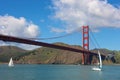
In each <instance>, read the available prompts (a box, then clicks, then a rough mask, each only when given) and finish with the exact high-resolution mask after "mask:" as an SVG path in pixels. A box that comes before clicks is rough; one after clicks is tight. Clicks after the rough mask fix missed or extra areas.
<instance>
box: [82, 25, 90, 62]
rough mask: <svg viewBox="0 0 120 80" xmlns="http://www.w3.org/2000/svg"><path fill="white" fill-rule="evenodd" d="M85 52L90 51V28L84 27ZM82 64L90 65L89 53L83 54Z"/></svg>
mask: <svg viewBox="0 0 120 80" xmlns="http://www.w3.org/2000/svg"><path fill="white" fill-rule="evenodd" d="M82 28H83V29H82V31H83V50H86V51H89V26H83V27H82ZM82 64H89V53H88V54H85V53H83V56H82Z"/></svg>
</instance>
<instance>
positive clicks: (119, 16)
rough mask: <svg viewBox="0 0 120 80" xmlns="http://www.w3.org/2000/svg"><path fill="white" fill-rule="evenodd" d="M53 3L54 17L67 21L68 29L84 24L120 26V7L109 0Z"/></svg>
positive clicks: (61, 0)
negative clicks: (108, 0)
mask: <svg viewBox="0 0 120 80" xmlns="http://www.w3.org/2000/svg"><path fill="white" fill-rule="evenodd" d="M53 5H54V9H55V15H54V17H55V18H56V19H60V20H61V21H64V22H66V23H67V24H68V26H67V28H66V29H68V31H69V29H71V30H75V29H77V28H79V27H81V26H83V25H89V26H90V27H92V28H94V29H98V28H100V27H115V28H120V8H116V7H114V6H113V5H112V4H110V3H108V2H107V0H53ZM69 25H70V26H69ZM71 30H70V31H71ZM65 31H67V30H65Z"/></svg>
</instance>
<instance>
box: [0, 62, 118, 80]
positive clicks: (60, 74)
mask: <svg viewBox="0 0 120 80" xmlns="http://www.w3.org/2000/svg"><path fill="white" fill-rule="evenodd" d="M91 68H92V66H83V65H28V64H27V65H25V64H19V65H18V64H17V65H15V67H13V68H10V67H8V66H7V65H5V64H0V80H120V65H106V66H105V65H104V66H103V71H92V70H91Z"/></svg>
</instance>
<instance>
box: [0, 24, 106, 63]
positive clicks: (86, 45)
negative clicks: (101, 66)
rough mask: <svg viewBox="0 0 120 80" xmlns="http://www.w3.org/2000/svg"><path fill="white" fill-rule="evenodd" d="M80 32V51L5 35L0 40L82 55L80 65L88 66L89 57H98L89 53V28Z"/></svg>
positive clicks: (85, 27) (0, 36)
mask: <svg viewBox="0 0 120 80" xmlns="http://www.w3.org/2000/svg"><path fill="white" fill-rule="evenodd" d="M82 32H83V49H82V50H81V49H76V48H71V47H65V46H60V45H55V44H49V43H44V42H39V41H34V40H30V39H25V38H19V37H13V36H7V35H0V40H2V41H5V42H6V41H8V42H17V43H24V44H31V45H37V46H44V47H50V48H56V49H62V50H68V51H73V52H79V53H83V56H82V64H90V59H89V58H90V56H91V55H98V54H97V53H94V52H91V51H89V27H88V26H83V29H82ZM102 56H103V57H105V55H103V54H102Z"/></svg>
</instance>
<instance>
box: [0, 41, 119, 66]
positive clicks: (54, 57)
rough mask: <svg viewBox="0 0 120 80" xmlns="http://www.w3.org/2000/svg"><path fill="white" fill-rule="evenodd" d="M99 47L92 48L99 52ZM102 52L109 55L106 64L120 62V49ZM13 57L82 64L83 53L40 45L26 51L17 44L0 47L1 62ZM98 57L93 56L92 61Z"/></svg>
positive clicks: (23, 60) (28, 61) (19, 60)
mask: <svg viewBox="0 0 120 80" xmlns="http://www.w3.org/2000/svg"><path fill="white" fill-rule="evenodd" d="M54 44H55V45H61V46H68V47H72V48H77V49H82V47H81V46H77V45H68V44H64V43H54ZM97 50H98V49H94V50H91V51H93V52H97ZM99 50H100V52H101V53H102V54H106V55H107V57H106V58H105V59H103V63H104V64H113V63H117V64H120V51H112V50H108V49H99ZM10 57H13V59H14V62H16V63H22V64H24V63H25V64H81V61H82V54H81V53H77V52H72V51H67V50H60V49H54V48H47V47H40V48H38V49H35V50H32V51H26V50H23V49H21V48H18V47H15V46H1V47H0V62H8V61H9V59H10ZM96 59H97V57H95V56H94V57H92V59H91V62H93V61H94V60H96Z"/></svg>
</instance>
